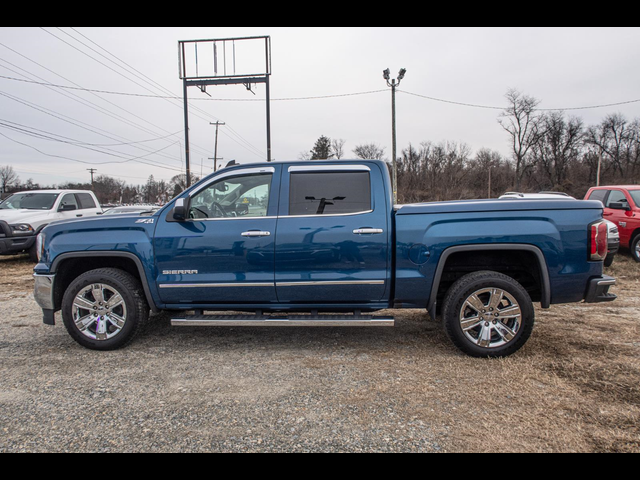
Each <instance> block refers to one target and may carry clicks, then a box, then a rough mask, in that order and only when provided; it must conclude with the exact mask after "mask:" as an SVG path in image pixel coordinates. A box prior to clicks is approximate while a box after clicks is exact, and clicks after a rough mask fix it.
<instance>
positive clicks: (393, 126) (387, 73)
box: [382, 68, 407, 203]
mask: <svg viewBox="0 0 640 480" xmlns="http://www.w3.org/2000/svg"><path fill="white" fill-rule="evenodd" d="M405 73H407V70H406V69H404V68H401V69H400V71H399V72H398V78H397V80H396V79H391V72H390V71H389V69H388V68H387V69H386V70H385V71H384V72H382V77H383V78H384V79H385V80H386V81H387V86H388V87H391V129H392V150H393V202H394V203H398V165H397V157H396V87H398V86H399V85H400V82H401V81H402V79H403V78H404V74H405Z"/></svg>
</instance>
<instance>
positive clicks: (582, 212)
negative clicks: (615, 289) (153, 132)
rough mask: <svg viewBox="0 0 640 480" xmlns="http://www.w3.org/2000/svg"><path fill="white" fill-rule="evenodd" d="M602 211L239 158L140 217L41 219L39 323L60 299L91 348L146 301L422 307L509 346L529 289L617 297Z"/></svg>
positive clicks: (313, 308) (373, 321) (314, 313)
mask: <svg viewBox="0 0 640 480" xmlns="http://www.w3.org/2000/svg"><path fill="white" fill-rule="evenodd" d="M602 213H603V207H602V204H601V203H600V202H591V201H577V200H576V201H567V200H564V201H553V200H545V201H536V200H531V201H528V200H525V201H523V200H520V201H509V200H473V201H452V202H441V203H423V204H415V205H404V206H394V204H393V195H392V191H391V183H390V180H389V172H388V168H387V165H386V164H385V163H384V162H381V161H374V160H367V161H362V160H360V161H317V162H316V161H314V162H308V161H307V162H274V163H261V164H252V165H239V166H233V167H229V168H226V169H223V170H220V171H218V172H217V173H215V174H213V175H211V176H209V177H207V178H205V179H203V180H202V181H200V182H199V183H197V184H196V185H194V186H193V187H191V188H190V189H188V190H187V191H185V192H183V193H182V194H181V195H179V196H178V197H177V198H175V199H174V200H172V201H171V202H170V203H169V204H167V205H166V206H165V207H164V208H163V209H161V210H160V211H158V212H156V213H155V214H154V215H152V216H129V215H118V216H114V217H113V218H107V217H103V218H91V219H81V220H76V221H62V222H58V223H53V224H51V225H49V226H47V227H46V228H45V229H44V230H43V231H42V233H41V234H40V235H39V237H38V241H37V245H38V246H37V250H38V252H37V253H38V255H39V263H38V265H37V266H36V267H35V275H34V277H35V299H36V301H37V302H38V304H39V305H40V306H41V308H42V309H43V313H44V322H45V323H46V324H49V325H53V324H54V323H55V312H57V311H60V310H61V311H62V319H63V322H64V325H65V326H66V328H67V330H68V332H69V334H70V335H71V336H72V337H73V339H74V340H76V341H77V342H78V343H80V344H81V345H83V346H84V347H87V348H91V349H96V350H113V349H116V348H119V347H122V346H124V345H125V344H127V343H128V342H130V341H131V339H132V338H133V337H134V336H135V334H136V332H138V331H139V329H140V327H141V325H143V324H144V323H145V322H146V321H147V320H148V319H149V315H150V310H151V311H154V312H158V311H161V310H168V311H170V312H172V314H173V316H174V317H175V318H174V319H173V320H172V325H187V326H327V327H334V326H393V325H394V319H393V317H390V316H380V315H374V314H373V313H374V312H377V311H380V310H386V309H399V308H420V309H426V310H427V311H428V312H429V314H430V316H431V318H434V319H435V318H436V317H437V316H440V317H441V319H442V323H443V325H444V328H445V330H446V332H447V334H448V336H449V337H450V339H451V340H452V342H453V343H454V344H455V345H456V346H457V347H458V348H459V349H461V350H462V351H463V352H465V353H466V354H468V355H472V356H476V357H499V356H507V355H510V354H512V353H514V352H516V351H517V350H519V349H520V348H521V347H522V346H523V345H524V344H525V342H526V341H527V340H528V338H529V336H530V334H531V332H532V329H533V325H534V308H533V302H539V303H540V304H541V306H542V308H549V307H550V305H551V304H559V303H570V302H582V301H585V302H604V301H610V300H614V299H615V298H616V297H615V295H613V294H611V293H609V288H610V287H611V286H612V285H614V284H615V279H613V278H611V277H608V276H604V275H603V263H602V260H603V259H604V257H605V256H606V255H607V226H606V224H605V223H604V222H603V220H602ZM221 312H226V314H225V313H221ZM230 312H235V313H234V314H231V313H230ZM238 312H240V313H238ZM425 317H426V312H425Z"/></svg>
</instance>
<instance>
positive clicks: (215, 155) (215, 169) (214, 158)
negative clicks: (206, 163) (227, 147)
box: [209, 121, 225, 173]
mask: <svg viewBox="0 0 640 480" xmlns="http://www.w3.org/2000/svg"><path fill="white" fill-rule="evenodd" d="M224 124H225V123H224V122H220V121H218V122H216V123H211V122H209V125H215V126H216V146H215V149H214V150H213V172H214V173H215V172H216V171H217V170H218V166H217V165H218V162H217V160H218V127H219V126H220V125H224Z"/></svg>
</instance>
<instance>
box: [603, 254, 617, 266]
mask: <svg viewBox="0 0 640 480" xmlns="http://www.w3.org/2000/svg"><path fill="white" fill-rule="evenodd" d="M615 258H616V254H615V253H610V254H608V255H607V258H605V259H604V266H605V267H610V266H611V265H613V260H614V259H615Z"/></svg>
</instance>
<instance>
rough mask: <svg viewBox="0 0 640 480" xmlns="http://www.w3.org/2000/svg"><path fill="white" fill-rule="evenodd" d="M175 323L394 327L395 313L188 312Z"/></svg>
mask: <svg viewBox="0 0 640 480" xmlns="http://www.w3.org/2000/svg"><path fill="white" fill-rule="evenodd" d="M171 325H172V326H174V327H176V326H178V327H393V326H394V325H395V319H394V318H393V317H374V316H369V315H274V316H271V315H185V316H184V317H181V318H174V319H172V320H171Z"/></svg>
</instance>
